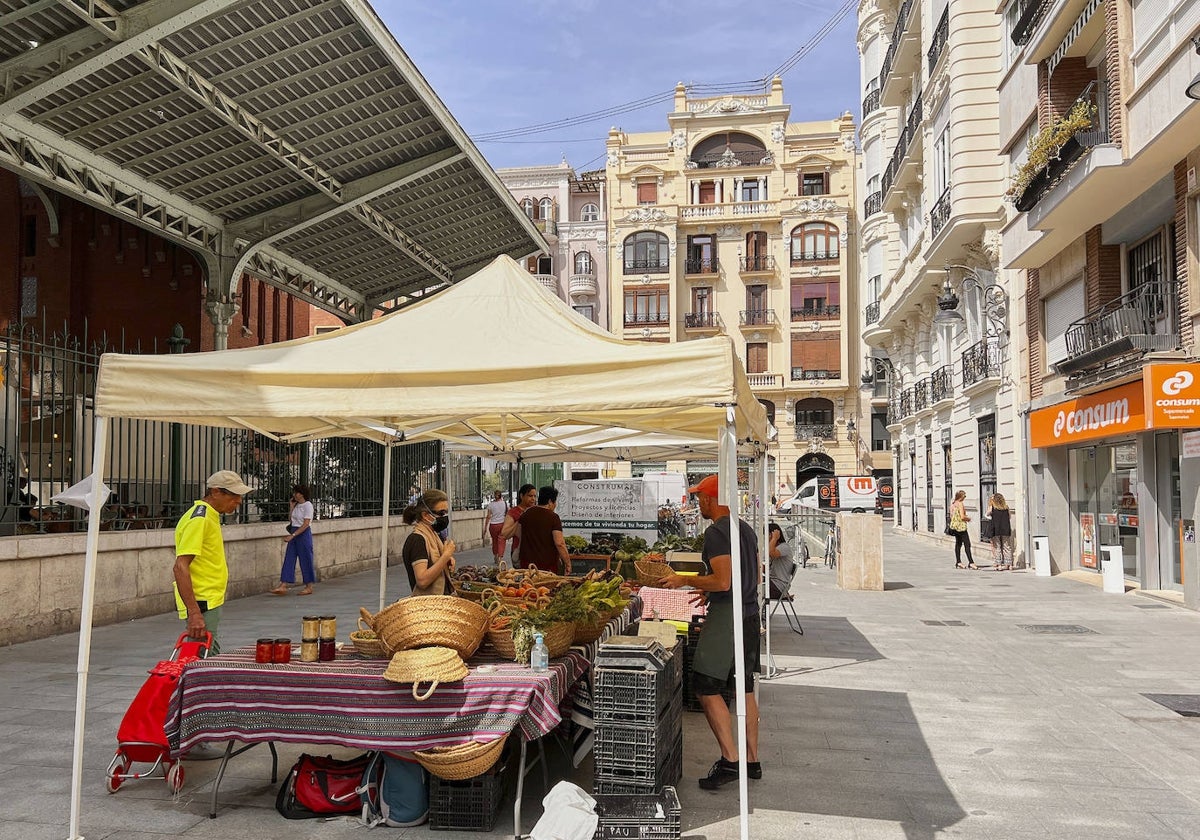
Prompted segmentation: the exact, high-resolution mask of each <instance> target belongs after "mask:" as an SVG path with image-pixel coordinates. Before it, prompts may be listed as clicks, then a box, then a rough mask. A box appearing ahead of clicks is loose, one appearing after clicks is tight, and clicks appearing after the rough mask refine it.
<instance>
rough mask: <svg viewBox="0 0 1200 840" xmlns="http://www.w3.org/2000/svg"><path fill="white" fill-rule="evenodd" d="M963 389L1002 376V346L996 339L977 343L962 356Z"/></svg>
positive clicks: (986, 339)
mask: <svg viewBox="0 0 1200 840" xmlns="http://www.w3.org/2000/svg"><path fill="white" fill-rule="evenodd" d="M962 376H963V387H964V388H966V387H968V386H970V385H974V384H975V383H976V382H982V381H983V380H985V379H996V378H999V376H1000V344H999V342H998V341H997V340H996V339H994V338H985V339H983V340H982V341H977V342H976V343H974V344H972V345H971V346H970V347H968V348H967V349H966V352H964V353H963V355H962Z"/></svg>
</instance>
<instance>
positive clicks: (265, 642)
mask: <svg viewBox="0 0 1200 840" xmlns="http://www.w3.org/2000/svg"><path fill="white" fill-rule="evenodd" d="M255 644H259V645H273V644H275V640H274V639H259V640H258V641H257V642H255Z"/></svg>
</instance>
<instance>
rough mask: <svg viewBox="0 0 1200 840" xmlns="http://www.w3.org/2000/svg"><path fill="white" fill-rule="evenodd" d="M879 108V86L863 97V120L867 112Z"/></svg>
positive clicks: (869, 112)
mask: <svg viewBox="0 0 1200 840" xmlns="http://www.w3.org/2000/svg"><path fill="white" fill-rule="evenodd" d="M878 108H879V88H875V90H873V91H871V92H870V93H868V94H867V95H866V96H864V97H863V103H862V118H863V119H864V120H865V119H866V118H867V114H871V113H873V112H875V111H876V110H877V109H878Z"/></svg>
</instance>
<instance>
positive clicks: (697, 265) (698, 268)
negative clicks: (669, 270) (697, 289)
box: [683, 257, 718, 274]
mask: <svg viewBox="0 0 1200 840" xmlns="http://www.w3.org/2000/svg"><path fill="white" fill-rule="evenodd" d="M717 268H718V263H717V258H716V257H703V258H699V257H698V258H695V259H690V260H685V261H684V264H683V270H684V272H685V273H686V274H716V273H717Z"/></svg>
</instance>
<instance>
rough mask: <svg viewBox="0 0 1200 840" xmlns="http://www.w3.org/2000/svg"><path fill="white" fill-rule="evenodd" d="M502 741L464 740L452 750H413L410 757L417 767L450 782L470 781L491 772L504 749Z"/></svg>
mask: <svg viewBox="0 0 1200 840" xmlns="http://www.w3.org/2000/svg"><path fill="white" fill-rule="evenodd" d="M506 740H507V737H505V738H498V739H497V740H495V741H489V742H488V743H486V744H481V743H479V742H478V741H468V742H467V743H465V744H459V745H458V746H454V747H434V748H432V749H428V750H417V751H415V752H414V753H413V756H414V757H415V758H416V759H417V761H419V762H420V763H421V766H422V767H424V768H425V769H426V770H428V771H429V772H430V773H432V774H433V775H434V776H437V777H438V778H439V779H447V780H449V781H452V782H461V781H463V780H464V779H473V778H474V777H476V776H480V775H482V774H484V773H486V772H487V771H488V770H491V769H492V767H493V766H494V765H495V764H496V762H497V761H498V760H499V759H500V753H501V752H502V751H503V750H504V742H505V741H506Z"/></svg>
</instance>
